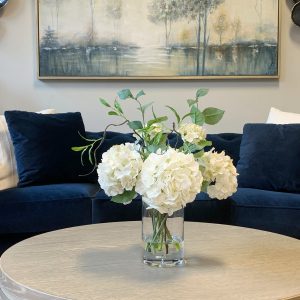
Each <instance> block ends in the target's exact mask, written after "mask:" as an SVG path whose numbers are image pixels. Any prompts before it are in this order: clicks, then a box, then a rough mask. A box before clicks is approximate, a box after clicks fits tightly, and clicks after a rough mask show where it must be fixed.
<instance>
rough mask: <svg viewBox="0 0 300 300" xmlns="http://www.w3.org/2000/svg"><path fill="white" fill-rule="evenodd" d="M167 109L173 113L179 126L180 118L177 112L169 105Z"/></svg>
mask: <svg viewBox="0 0 300 300" xmlns="http://www.w3.org/2000/svg"><path fill="white" fill-rule="evenodd" d="M167 108H169V109H170V110H171V111H172V112H173V113H174V115H175V117H176V120H177V123H178V124H179V123H180V116H179V114H178V112H177V111H176V110H175V109H174V108H173V107H171V106H169V105H167Z"/></svg>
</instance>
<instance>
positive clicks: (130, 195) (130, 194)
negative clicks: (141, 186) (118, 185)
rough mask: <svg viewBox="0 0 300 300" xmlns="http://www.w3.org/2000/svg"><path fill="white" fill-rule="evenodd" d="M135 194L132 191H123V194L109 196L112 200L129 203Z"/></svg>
mask: <svg viewBox="0 0 300 300" xmlns="http://www.w3.org/2000/svg"><path fill="white" fill-rule="evenodd" d="M135 196H136V192H135V191H134V190H133V191H125V192H124V193H123V194H120V195H117V196H113V197H112V198H111V201H112V202H115V203H121V204H129V203H130V202H131V201H132V200H133V199H134V198H135Z"/></svg>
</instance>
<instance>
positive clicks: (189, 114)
mask: <svg viewBox="0 0 300 300" xmlns="http://www.w3.org/2000/svg"><path fill="white" fill-rule="evenodd" d="M191 115H192V113H188V114H186V115H184V116H183V117H182V121H183V120H184V119H186V118H187V117H190V116H191Z"/></svg>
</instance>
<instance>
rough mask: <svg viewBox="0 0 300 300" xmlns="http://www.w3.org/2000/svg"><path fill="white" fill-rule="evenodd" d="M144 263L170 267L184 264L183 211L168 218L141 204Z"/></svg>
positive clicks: (166, 215)
mask: <svg viewBox="0 0 300 300" xmlns="http://www.w3.org/2000/svg"><path fill="white" fill-rule="evenodd" d="M142 217H143V218H142V223H143V228H142V239H143V244H144V257H143V259H144V263H145V264H148V265H150V266H158V267H172V266H180V265H183V264H184V209H183V208H182V209H180V210H178V211H176V212H174V213H173V215H171V216H169V215H168V214H161V213H160V212H159V211H158V210H156V209H153V208H150V207H149V206H148V205H147V204H146V203H145V202H143V216H142Z"/></svg>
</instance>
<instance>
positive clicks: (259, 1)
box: [254, 0, 263, 33]
mask: <svg viewBox="0 0 300 300" xmlns="http://www.w3.org/2000/svg"><path fill="white" fill-rule="evenodd" d="M254 10H255V12H256V14H257V17H258V20H259V27H258V30H259V32H260V33H261V32H262V24H263V0H256V1H255V5H254Z"/></svg>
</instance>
